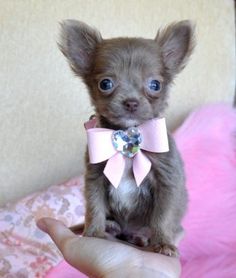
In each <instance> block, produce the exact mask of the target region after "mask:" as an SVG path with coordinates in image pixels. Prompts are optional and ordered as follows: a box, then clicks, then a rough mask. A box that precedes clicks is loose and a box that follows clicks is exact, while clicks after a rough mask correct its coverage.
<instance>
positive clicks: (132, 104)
mask: <svg viewBox="0 0 236 278" xmlns="http://www.w3.org/2000/svg"><path fill="white" fill-rule="evenodd" d="M123 105H124V107H125V110H127V111H129V112H135V111H136V110H137V109H138V106H139V101H138V100H137V99H134V98H132V99H131V98H130V99H126V100H124V101H123Z"/></svg>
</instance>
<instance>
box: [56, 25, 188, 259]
mask: <svg viewBox="0 0 236 278" xmlns="http://www.w3.org/2000/svg"><path fill="white" fill-rule="evenodd" d="M61 37H62V39H61V43H60V48H61V50H62V52H63V53H64V55H65V56H66V57H67V58H68V60H69V63H70V65H71V68H72V70H73V71H74V72H75V73H76V74H77V75H78V76H80V77H81V78H82V79H83V81H84V83H85V84H86V85H87V87H88V90H89V94H90V97H91V101H92V104H93V105H94V108H95V111H96V116H97V120H98V126H99V127H103V128H112V129H115V130H118V129H122V130H125V129H127V128H128V127H132V126H138V125H140V124H142V123H144V122H145V121H147V120H150V119H153V118H155V117H160V116H162V115H163V113H164V111H165V108H166V106H167V98H168V89H169V87H170V85H171V82H172V81H173V79H174V77H175V75H176V74H177V73H178V72H180V71H181V70H182V68H183V67H184V66H185V63H186V61H187V59H188V57H189V56H190V54H191V52H192V48H193V28H192V25H191V24H190V22H189V21H181V22H178V23H175V24H171V25H169V26H168V27H167V28H166V29H164V30H161V31H159V32H158V33H157V36H156V38H155V39H143V38H114V39H106V40H104V39H102V36H101V34H100V33H99V32H98V31H97V30H96V29H94V28H91V27H89V26H88V25H86V24H84V23H82V22H79V21H75V20H68V21H65V22H64V23H63V24H62V35H61ZM151 81H153V82H154V83H153V86H154V87H153V86H151V85H150V84H151ZM107 84H108V87H107ZM169 145H170V150H169V152H167V153H158V154H156V153H151V152H146V156H147V157H148V158H149V160H150V161H151V162H152V168H151V170H150V172H149V174H148V175H147V177H146V178H145V179H144V181H143V182H142V184H141V186H140V187H139V188H138V187H137V186H135V180H134V176H133V172H132V163H130V162H131V161H129V160H127V163H126V171H125V172H124V174H123V177H122V179H121V182H120V184H119V188H118V189H117V190H114V188H113V186H112V185H111V184H110V183H109V181H108V179H107V178H106V177H105V175H104V174H103V169H104V166H105V163H106V162H102V163H98V164H90V163H89V162H88V156H87V157H86V162H87V171H86V176H85V184H86V186H85V198H86V216H85V230H84V235H85V236H95V237H106V230H108V231H110V230H113V232H114V230H116V231H115V233H116V236H117V237H119V238H122V239H125V240H128V241H129V242H132V243H135V244H138V245H141V246H143V245H149V246H148V247H149V248H150V250H152V251H155V252H159V253H162V254H165V255H173V256H174V255H177V253H178V252H177V249H176V247H175V245H174V243H175V239H176V237H177V235H178V234H179V233H180V232H181V231H182V228H181V224H180V222H181V219H182V217H183V215H184V212H185V209H186V203H187V194H186V190H185V178H184V171H183V166H182V161H181V158H180V155H179V152H178V150H177V148H176V146H175V142H174V140H173V138H172V137H171V135H169ZM114 228H115V229H114ZM143 228H145V231H146V230H148V233H149V234H150V238H148V240H147V239H146V238H147V234H145V235H143V236H144V239H143V240H142V236H141V237H140V235H137V234H134V233H133V231H142V230H143ZM145 236H146V238H145Z"/></svg>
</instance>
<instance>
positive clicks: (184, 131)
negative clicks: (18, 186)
mask: <svg viewBox="0 0 236 278" xmlns="http://www.w3.org/2000/svg"><path fill="white" fill-rule="evenodd" d="M174 136H175V139H176V142H177V145H178V148H179V150H180V152H181V154H182V157H183V159H184V162H185V169H186V175H187V188H188V191H189V207H188V212H187V214H186V217H185V219H184V221H183V225H184V228H185V231H186V235H185V238H184V240H183V241H182V242H181V245H180V252H181V261H182V266H183V271H182V277H183V278H231V277H236V110H235V109H233V108H232V107H230V106H229V105H224V104H215V105H208V106H205V107H203V108H201V109H198V110H197V111H195V112H193V113H192V114H191V115H190V116H189V117H188V118H187V119H186V121H185V122H184V124H183V125H182V126H181V127H180V128H179V129H178V130H177V131H176V132H175V134H174ZM82 189H83V177H79V178H75V179H72V180H70V181H69V182H67V183H64V184H61V185H56V186H51V187H49V188H48V189H47V190H45V191H43V192H37V193H34V194H31V195H29V196H27V197H25V198H24V199H22V200H19V201H17V202H16V203H9V204H7V205H6V206H4V207H1V208H0V277H4V278H5V277H27V278H35V277H38V278H45V277H47V278H71V277H73V278H82V277H86V276H84V275H83V274H81V273H79V272H78V271H77V270H75V269H74V268H73V267H71V266H69V265H68V264H67V263H66V262H65V261H62V257H61V254H60V253H59V252H58V250H57V248H56V246H55V244H54V243H53V242H52V241H51V239H50V238H49V237H48V236H47V235H46V234H45V233H43V232H41V231H40V230H39V229H38V228H37V227H36V225H35V222H36V220H37V219H39V218H41V217H43V216H49V217H53V218H57V219H59V220H61V221H63V222H64V223H65V224H66V225H68V226H70V225H75V224H76V223H80V222H81V221H83V219H84V217H83V215H84V200H83V194H82Z"/></svg>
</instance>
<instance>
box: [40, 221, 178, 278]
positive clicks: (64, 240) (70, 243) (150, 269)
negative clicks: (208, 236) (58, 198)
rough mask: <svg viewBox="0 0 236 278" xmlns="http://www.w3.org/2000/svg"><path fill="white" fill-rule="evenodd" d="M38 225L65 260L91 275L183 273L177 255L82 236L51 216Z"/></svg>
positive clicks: (176, 274) (169, 275)
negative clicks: (175, 256)
mask: <svg viewBox="0 0 236 278" xmlns="http://www.w3.org/2000/svg"><path fill="white" fill-rule="evenodd" d="M37 225H38V227H39V228H40V229H41V230H43V231H44V232H46V233H47V234H48V235H49V236H50V237H51V238H52V240H53V241H54V242H55V244H56V245H57V247H58V248H59V250H60V251H61V252H62V254H63V256H64V258H65V260H66V261H67V262H68V263H69V264H70V265H72V266H73V267H75V268H76V269H78V270H79V271H81V272H83V273H84V274H86V275H88V276H89V277H95V278H97V277H104V278H118V277H124V278H125V277H145V278H149V277H150V278H151V277H152V278H153V277H158V278H159V277H161V278H165V277H179V276H180V272H181V266H180V261H179V259H178V258H174V257H168V256H165V255H160V254H157V253H153V252H147V251H143V250H140V249H137V248H134V247H132V246H130V245H127V244H124V243H121V242H114V241H110V240H105V239H100V238H92V237H79V236H77V235H75V234H74V233H73V232H72V231H71V230H70V229H69V228H67V227H66V226H65V225H64V224H63V223H62V222H60V221H58V220H55V219H52V218H42V219H40V220H39V221H38V222H37Z"/></svg>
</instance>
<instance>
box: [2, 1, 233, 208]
mask: <svg viewBox="0 0 236 278" xmlns="http://www.w3.org/2000/svg"><path fill="white" fill-rule="evenodd" d="M66 18H75V19H79V20H83V21H85V22H87V23H88V24H91V25H93V26H96V27H97V28H98V29H100V30H101V32H102V34H103V36H104V38H107V37H111V36H144V37H150V38H152V37H154V36H155V34H156V31H157V29H158V27H160V26H164V25H165V24H167V23H169V22H171V21H177V20H181V19H192V20H194V21H195V22H196V24H197V29H196V32H197V48H196V51H195V53H194V55H193V57H192V59H191V61H190V63H189V65H188V67H187V68H186V69H185V70H184V71H183V73H182V74H181V75H180V76H179V77H178V78H177V80H176V85H175V86H173V88H172V94H171V100H170V103H171V106H170V110H169V113H168V122H169V126H170V127H172V128H173V127H174V126H176V125H178V124H179V123H180V122H181V121H182V119H183V118H184V117H185V116H186V114H187V113H189V111H191V110H192V109H193V108H194V107H197V106H199V105H201V104H203V103H208V102H215V101H220V100H224V101H227V102H232V100H233V93H234V88H235V56H234V55H235V52H234V51H235V49H234V43H235V42H234V39H235V37H234V34H235V33H234V10H233V0H208V1H205V0H195V1H192V0H153V1H152V0H149V1H148V0H138V1H137V0H134V1H132V0H116V1H111V0H103V1H95V0H94V1H91V0H90V1H88V0H86V1H80V0H35V1H33V0H32V1H29V0H7V1H5V0H0V203H4V202H6V201H7V200H12V199H15V198H16V197H20V196H24V195H25V194H27V193H29V192H32V191H35V190H39V189H41V188H44V187H46V186H48V185H50V184H52V183H57V182H60V181H64V180H66V179H68V178H69V177H72V176H75V175H78V174H80V173H82V172H83V153H84V148H85V132H84V130H83V122H84V121H85V120H86V119H87V118H88V116H89V115H90V114H91V113H92V108H91V107H90V105H89V101H88V97H87V94H86V90H85V87H84V86H83V85H82V84H81V81H80V80H79V79H76V78H75V77H74V76H73V74H72V73H71V71H70V70H69V67H68V65H67V62H66V60H65V58H64V57H63V56H62V54H61V53H60V52H59V50H58V49H57V45H56V40H57V36H58V28H59V26H58V22H59V21H61V20H63V19H66Z"/></svg>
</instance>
